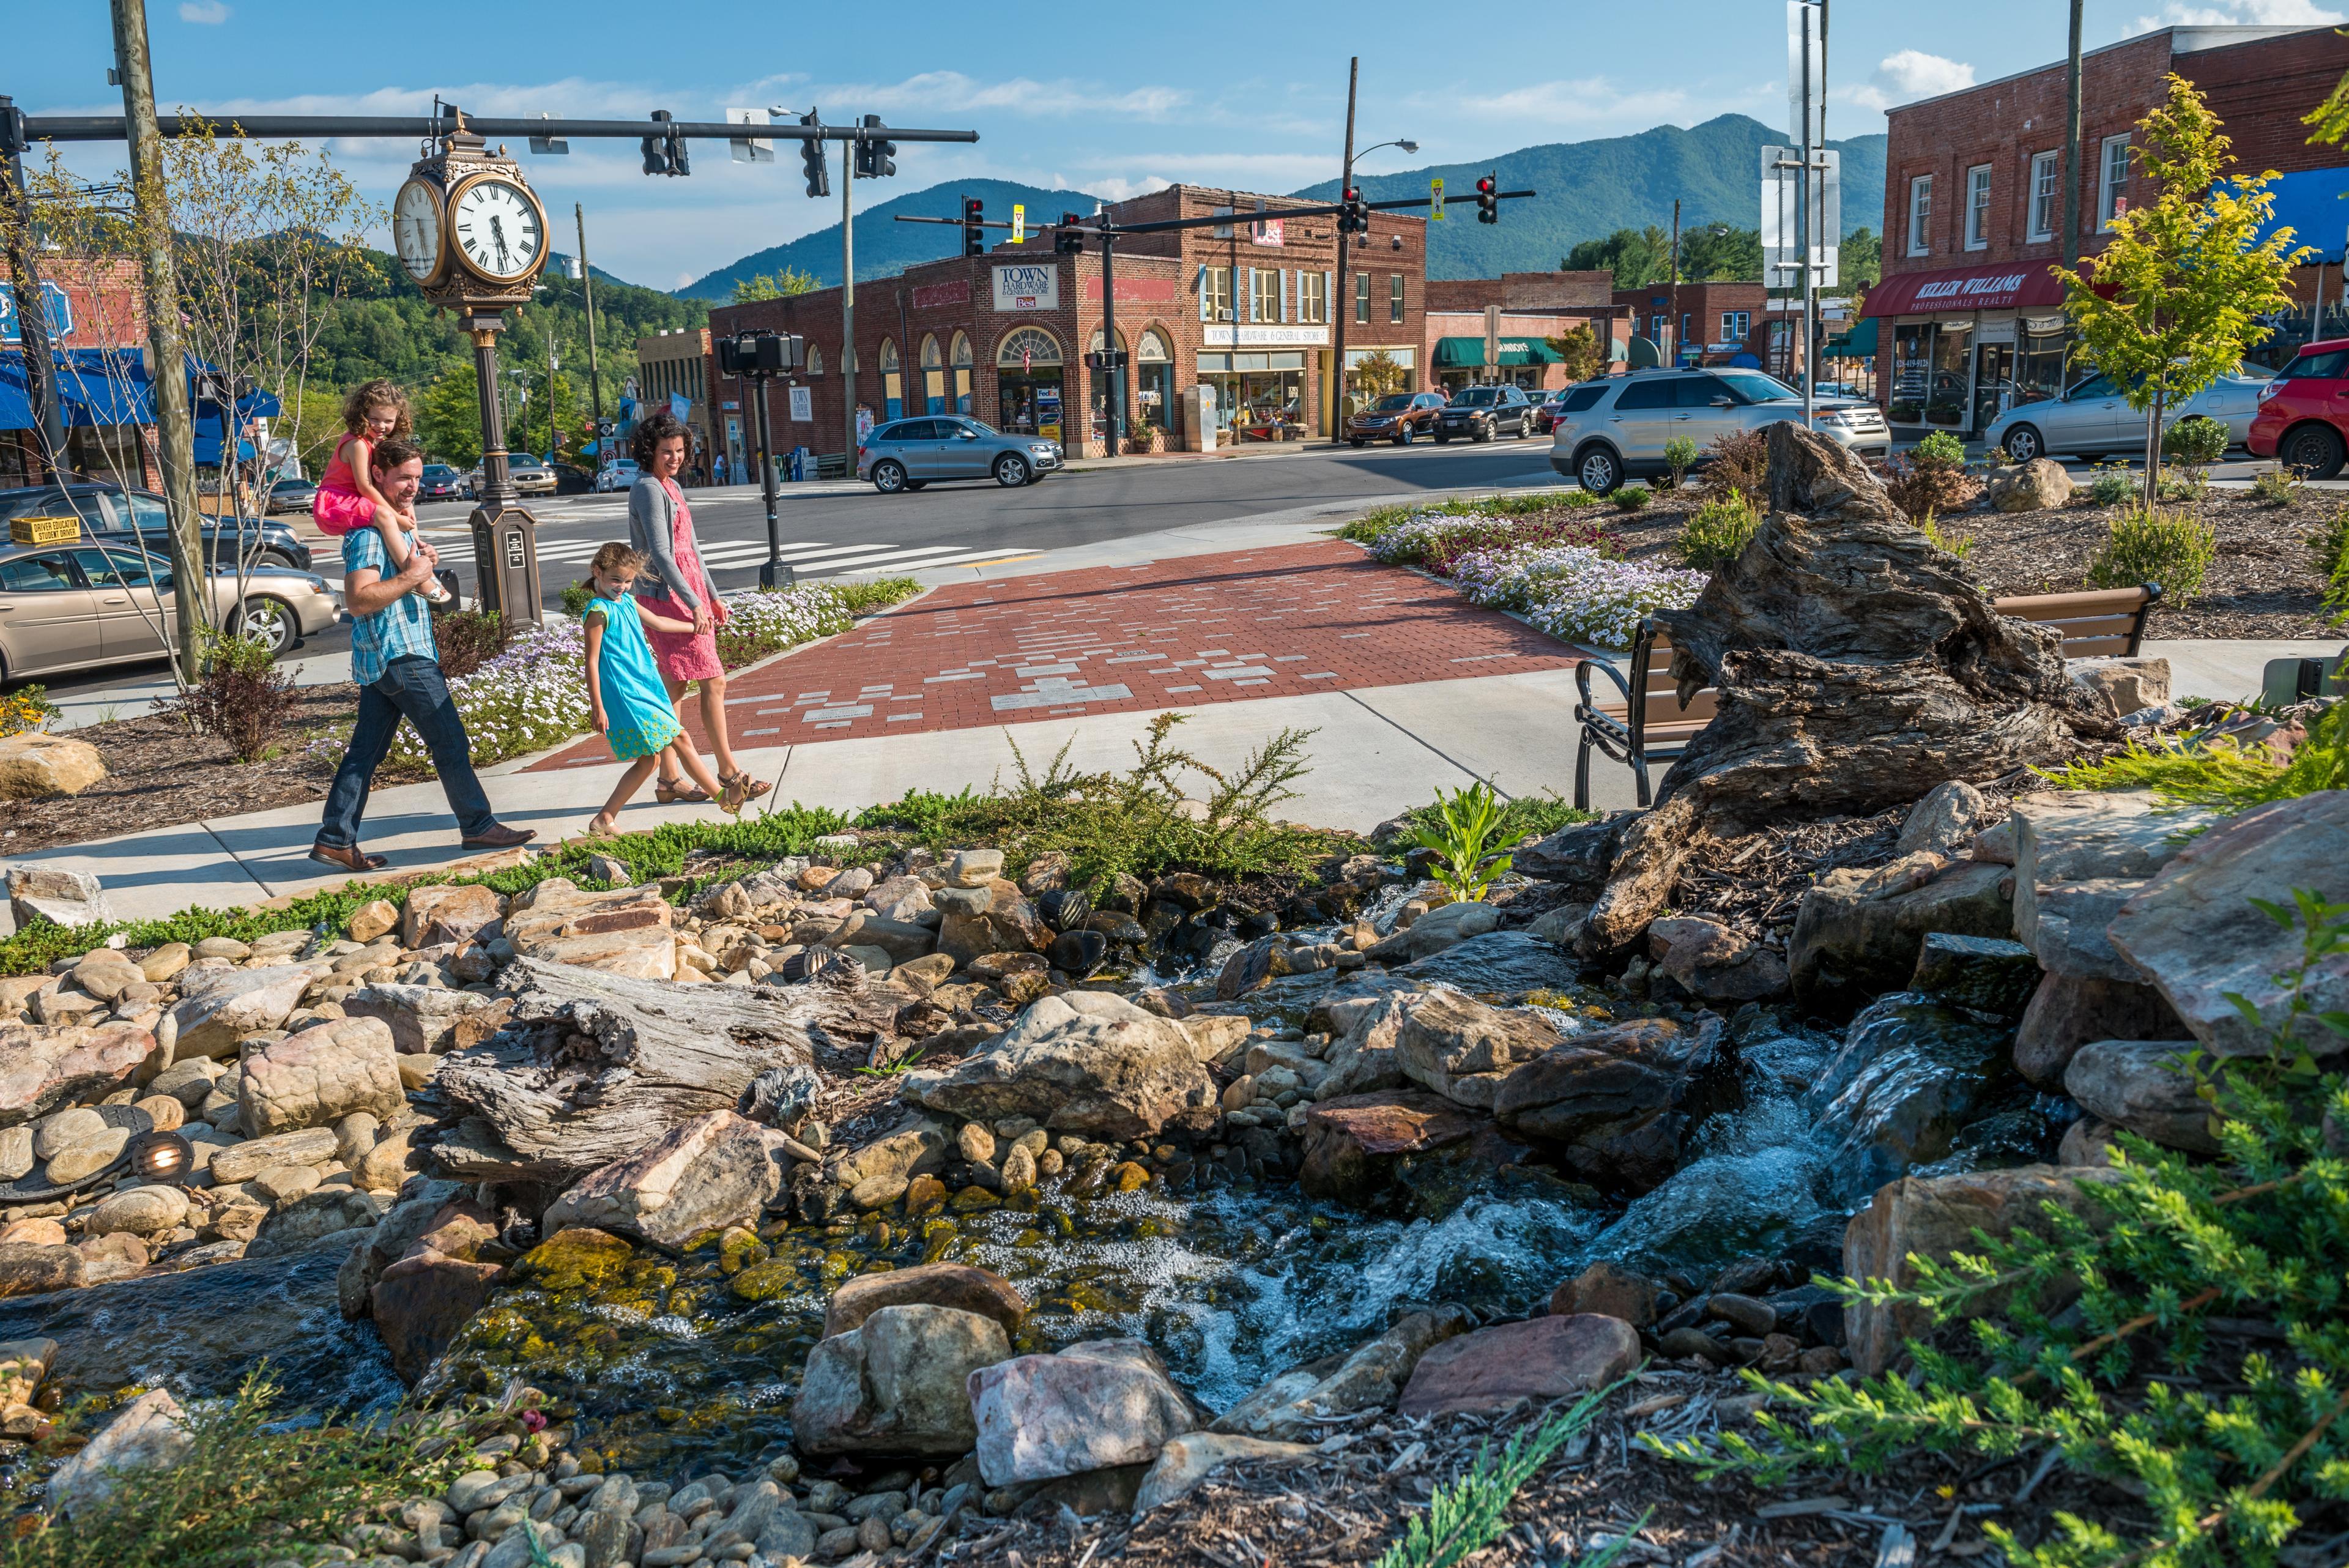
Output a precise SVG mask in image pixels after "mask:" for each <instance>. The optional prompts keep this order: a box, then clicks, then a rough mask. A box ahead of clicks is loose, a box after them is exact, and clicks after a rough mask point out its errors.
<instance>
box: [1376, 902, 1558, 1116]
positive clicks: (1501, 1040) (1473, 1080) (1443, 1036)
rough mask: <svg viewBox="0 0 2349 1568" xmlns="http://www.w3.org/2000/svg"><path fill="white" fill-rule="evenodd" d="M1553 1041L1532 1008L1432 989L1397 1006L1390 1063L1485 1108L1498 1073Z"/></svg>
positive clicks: (1424, 1082)
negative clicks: (1505, 1005)
mask: <svg viewBox="0 0 2349 1568" xmlns="http://www.w3.org/2000/svg"><path fill="white" fill-rule="evenodd" d="M1446 907H1447V908H1449V907H1450V906H1446ZM1439 912H1440V911H1439ZM1556 1044H1557V1030H1556V1029H1555V1028H1553V1027H1551V1025H1550V1023H1548V1021H1547V1020H1546V1019H1544V1018H1543V1017H1541V1016H1540V1015H1539V1014H1538V1013H1534V1012H1505V1011H1503V1010H1502V1009H1500V1008H1497V1007H1490V1006H1487V1005H1486V1004H1485V1003H1484V1002H1478V1001H1476V1000H1475V998H1473V997H1468V996H1464V995H1461V994H1460V993H1459V992H1451V991H1432V992H1427V993H1426V994H1425V995H1423V996H1421V997H1419V998H1417V999H1416V1000H1415V1001H1413V1002H1410V1003H1408V1004H1406V1005H1405V1007H1404V1008H1403V1012H1402V1023H1401V1024H1400V1025H1399V1026H1398V1027H1397V1029H1396V1031H1395V1065H1396V1066H1397V1067H1399V1068H1401V1069H1402V1075H1403V1076H1405V1077H1406V1078H1409V1079H1411V1080H1413V1082H1414V1083H1418V1084H1422V1085H1425V1086H1426V1087H1428V1088H1431V1089H1433V1090H1434V1091H1435V1092H1436V1093H1437V1094H1439V1095H1442V1096H1444V1097H1445V1098H1447V1099H1450V1100H1452V1101H1454V1102H1455V1103H1457V1104H1460V1105H1464V1106H1475V1107H1477V1108H1478V1109H1480V1110H1490V1109H1491V1108H1492V1106H1493V1101H1494V1096H1495V1095H1497V1094H1498V1093H1499V1091H1500V1087H1501V1080H1502V1078H1503V1077H1504V1076H1505V1075H1506V1074H1507V1073H1509V1072H1510V1071H1511V1070H1512V1069H1513V1068H1516V1067H1518V1066H1521V1065H1523V1064H1526V1063H1527V1062H1530V1061H1532V1060H1534V1059H1535V1058H1536V1057H1537V1056H1539V1055H1541V1054H1543V1053H1544V1052H1546V1051H1547V1050H1549V1049H1550V1048H1551V1047H1552V1046H1554V1045H1556Z"/></svg>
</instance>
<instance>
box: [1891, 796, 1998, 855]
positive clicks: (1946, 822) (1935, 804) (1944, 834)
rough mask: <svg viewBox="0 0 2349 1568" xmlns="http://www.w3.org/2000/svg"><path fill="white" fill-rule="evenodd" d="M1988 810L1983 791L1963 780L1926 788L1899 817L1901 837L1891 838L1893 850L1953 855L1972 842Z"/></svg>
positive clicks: (1894, 852) (1907, 852)
mask: <svg viewBox="0 0 2349 1568" xmlns="http://www.w3.org/2000/svg"><path fill="white" fill-rule="evenodd" d="M1989 812H1990V802H1989V801H1988V800H1986V799H1985V798H1984V797H1983V795H1982V791H1980V790H1978V789H1976V788H1974V786H1973V785H1971V784H1968V783H1966V782H1965V781H1964V780H1963V779H1947V780H1944V781H1943V782H1942V783H1940V784H1935V785H1934V786H1933V787H1932V788H1931V789H1930V790H1928V791H1927V792H1926V794H1925V796H1924V798H1923V799H1921V800H1920V801H1919V802H1918V803H1917V804H1916V805H1912V806H1910V807H1909V815H1907V816H1905V817H1902V818H1901V819H1900V836H1899V837H1898V838H1896V839H1894V840H1893V843H1892V853H1893V854H1894V855H1896V856H1899V855H1914V854H1917V853H1918V852H1919V851H1920V850H1922V851H1924V852H1926V853H1928V854H1932V855H1940V856H1953V855H1955V854H1957V852H1958V851H1959V850H1960V849H1961V848H1962V847H1964V846H1966V845H1968V844H1971V842H1973V837H1974V835H1975V834H1977V833H1980V832H1981V831H1982V818H1983V817H1984V816H1986V815H1989Z"/></svg>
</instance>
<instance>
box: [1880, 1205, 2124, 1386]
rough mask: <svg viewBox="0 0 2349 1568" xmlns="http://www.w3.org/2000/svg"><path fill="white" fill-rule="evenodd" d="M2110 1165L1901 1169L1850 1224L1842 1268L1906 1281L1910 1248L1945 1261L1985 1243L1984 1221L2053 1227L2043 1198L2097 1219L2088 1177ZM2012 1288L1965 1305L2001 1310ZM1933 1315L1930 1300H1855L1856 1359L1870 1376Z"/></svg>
mask: <svg viewBox="0 0 2349 1568" xmlns="http://www.w3.org/2000/svg"><path fill="white" fill-rule="evenodd" d="M2111 1174H2112V1173H2111V1172H2109V1171H2106V1170H2099V1169H2091V1168H2076V1167H2057V1166H2052V1165H2024V1166H2015V1167H2013V1168H2008V1169H2004V1170H1971V1171H1966V1172H1963V1173H1961V1174H1959V1175H1955V1176H1935V1177H1913V1176H1912V1177H1903V1178H1902V1179H1899V1180H1898V1181H1894V1182H1890V1183H1888V1184H1887V1185H1886V1186H1884V1187H1883V1188H1881V1189H1878V1192H1877V1194H1876V1196H1875V1197H1874V1199H1871V1200H1870V1201H1869V1203H1868V1207H1867V1208H1865V1209H1863V1210H1860V1211H1859V1212H1858V1213H1857V1214H1856V1215H1854V1216H1852V1219H1851V1222H1850V1223H1849V1224H1848V1225H1847V1226H1845V1227H1844V1233H1843V1272H1845V1273H1846V1274H1847V1275H1849V1276H1850V1277H1851V1278H1853V1279H1855V1280H1862V1281H1867V1280H1889V1281H1890V1282H1893V1283H1895V1284H1903V1285H1905V1284H1908V1283H1910V1282H1912V1281H1913V1280H1914V1278H1915V1273H1914V1272H1913V1271H1912V1270H1911V1269H1910V1267H1909V1257H1910V1256H1911V1255H1912V1254H1913V1255H1915V1256H1918V1257H1923V1258H1930V1259H1933V1260H1935V1261H1942V1260H1946V1259H1947V1258H1949V1256H1950V1255H1951V1253H1953V1252H1977V1251H1979V1250H1980V1248H1981V1243H1980V1242H1979V1241H1977V1240H1976V1239H1975V1236H1974V1232H1975V1231H1982V1232H1983V1233H1985V1234H1988V1235H1991V1236H2001V1237H2002V1236H2007V1235H2011V1234H2013V1232H2014V1231H2016V1230H2018V1229H2022V1230H2033V1231H2038V1232H2039V1233H2041V1234H2043V1235H2044V1234H2045V1233H2046V1231H2047V1216H2046V1211H2045V1207H2044V1206H2045V1205H2046V1204H2049V1203H2055V1204H2059V1205H2061V1206H2062V1207H2063V1208H2064V1209H2066V1210H2070V1211H2071V1212H2072V1213H2074V1214H2075V1215H2078V1216H2080V1217H2081V1218H2082V1219H2085V1220H2089V1221H2090V1222H2091V1223H2099V1222H2101V1221H2102V1220H2104V1218H2105V1217H2106V1215H2107V1213H2108V1211H2107V1210H2106V1209H2105V1208H2104V1206H2103V1205H2102V1204H2100V1203H2098V1202H2096V1201H2095V1199H2094V1197H2092V1196H2091V1195H2090V1194H2089V1192H2088V1191H2087V1190H2086V1186H2087V1184H2091V1183H2095V1182H2097V1181H2101V1180H2107V1179H2110V1178H2111ZM2078 1292H2079V1286H2078V1284H2077V1282H2065V1283H2063V1284H2059V1285H2058V1286H2056V1287H2054V1293H2053V1294H2052V1295H2051V1296H2050V1297H2049V1298H2048V1299H2046V1300H2044V1301H2043V1303H2041V1304H2042V1305H2043V1306H2044V1308H2045V1310H2048V1311H2050V1312H2053V1311H2056V1310H2058V1309H2060V1308H2061V1307H2062V1306H2063V1305H2064V1304H2065V1302H2066V1301H2067V1300H2068V1299H2069V1298H2070V1297H2071V1296H2075V1295H2076V1294H2078ZM2012 1295H2013V1291H2012V1288H2011V1287H2001V1288H1999V1289H1996V1290H1992V1291H1989V1292H1985V1293H1983V1294H1982V1295H1980V1296H1977V1297H1974V1298H1972V1299H1971V1300H1970V1301H1969V1302H1968V1303H1966V1305H1965V1307H1964V1308H1963V1309H1962V1311H1961V1313H1960V1315H1961V1316H1964V1317H1981V1316H1986V1315H1990V1314H1995V1313H1997V1312H1999V1311H2001V1310H2002V1309H2003V1308H2004V1307H2005V1306H2006V1304H2007V1303H2008V1302H2009V1300H2010V1299H2011V1298H2012ZM1931 1324H1932V1317H1931V1314H1929V1313H1927V1312H1926V1311H1925V1309H1923V1308H1922V1307H1917V1306H1908V1305H1889V1304H1888V1305H1878V1304H1875V1303H1865V1302H1863V1303H1857V1304H1856V1305H1851V1306H1847V1307H1846V1308H1845V1309H1844V1342H1845V1348H1846V1350H1847V1352H1848V1353H1849V1355H1850V1356H1851V1364H1852V1366H1853V1368H1854V1369H1855V1370H1856V1371H1857V1372H1858V1373H1859V1374H1860V1375H1861V1376H1874V1375H1875V1374H1877V1373H1878V1372H1881V1371H1883V1370H1884V1369H1885V1368H1886V1367H1887V1366H1890V1365H1891V1364H1892V1362H1893V1360H1894V1359H1895V1358H1896V1357H1897V1356H1899V1354H1900V1349H1901V1345H1902V1342H1903V1341H1905V1340H1907V1339H1909V1337H1911V1336H1913V1335H1916V1334H1922V1333H1923V1332H1925V1330H1926V1329H1927V1328H1929V1327H1930V1326H1931Z"/></svg>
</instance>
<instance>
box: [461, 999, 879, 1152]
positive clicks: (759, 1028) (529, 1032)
mask: <svg viewBox="0 0 2349 1568" xmlns="http://www.w3.org/2000/svg"><path fill="white" fill-rule="evenodd" d="M500 983H501V984H502V986H503V987H504V988H505V989H506V990H507V991H508V992H511V993H512V995H513V997H514V1007H513V1017H512V1022H510V1023H508V1024H507V1025H506V1027H505V1028H503V1029H502V1030H500V1031H499V1032H498V1033H496V1034H493V1035H492V1036H491V1037H490V1038H489V1039H487V1040H485V1041H483V1042H482V1043H481V1044H479V1045H475V1046H473V1047H471V1048H470V1049H468V1050H463V1051H459V1052H455V1053H453V1054H450V1055H449V1056H448V1057H446V1058H444V1059H443V1061H442V1064H441V1067H440V1073H439V1075H437V1076H436V1077H435V1079H434V1081H433V1087H434V1090H435V1092H436V1093H437V1094H438V1096H440V1098H441V1099H442V1100H444V1101H445V1102H446V1103H447V1106H448V1111H447V1114H446V1115H444V1116H443V1118H442V1120H443V1124H444V1125H443V1127H442V1128H441V1129H440V1132H439V1133H438V1134H437V1135H435V1137H434V1138H433V1139H432V1140H431V1141H432V1142H433V1144H434V1156H435V1161H436V1165H437V1166H438V1167H439V1168H440V1169H441V1170H442V1172H443V1173H444V1174H446V1175H449V1176H451V1177H457V1178H461V1179H471V1180H492V1181H512V1182H542V1183H550V1184H561V1183H564V1182H567V1181H568V1180H570V1179H573V1178H574V1177H577V1176H580V1175H584V1174H585V1173H586V1172H587V1171H591V1170H595V1169H597V1168H601V1167H603V1166H605V1165H608V1164H610V1163H611V1162H612V1161H614V1160H616V1159H625V1158H627V1157H628V1156H630V1155H632V1154H635V1153H636V1151H637V1150H639V1149H641V1148H643V1147H645V1146H646V1145H647V1144H649V1143H650V1142H652V1141H653V1140H654V1139H655V1138H657V1137H660V1136H661V1135H662V1134H663V1133H666V1132H667V1131H668V1130H669V1129H670V1128H671V1127H676V1126H677V1125H678V1124H679V1123H680V1122H684V1121H687V1120H689V1119H690V1118H692V1117H694V1116H701V1115H703V1114H705V1113H707V1112H709V1111H714V1110H733V1109H736V1108H737V1107H738V1106H740V1104H741V1102H742V1099H743V1096H744V1093H745V1091H747V1090H749V1089H750V1085H751V1084H752V1081H753V1080H754V1079H757V1078H758V1077H759V1076H760V1075H761V1074H763V1073H767V1072H770V1071H772V1070H774V1069H778V1068H781V1069H786V1070H788V1069H791V1068H794V1067H801V1068H804V1067H807V1066H810V1065H812V1064H824V1065H829V1066H833V1067H835V1068H843V1069H844V1068H845V1067H846V1066H848V1065H851V1064H854V1063H859V1062H863V1061H864V1060H865V1059H866V1057H867V1055H868V1054H869V1053H870V1052H871V1050H872V1048H873V1045H874V1043H875V1042H876V1041H886V1040H889V1039H891V1038H893V1036H894V1029H895V1015H896V1012H897V1010H898V1008H899V1007H900V1006H902V1005H904V1004H905V1002H907V1000H908V998H907V997H906V996H905V994H903V993H901V992H898V991H896V990H895V989H894V988H891V987H888V986H885V985H874V984H872V983H870V982H869V981H866V980H865V978H864V973H863V971H861V970H854V969H852V968H851V967H850V966H846V965H842V966H839V967H837V968H836V969H832V970H827V971H824V972H823V974H821V975H819V976H818V977H817V978H816V979H814V980H812V981H809V982H808V983H806V984H804V985H790V986H765V985H761V986H731V985H678V984H675V983H673V982H670V981H657V980H637V979H634V978H631V977H627V976H623V975H616V974H609V973H606V972H605V971H600V970H591V969H581V968H577V967H574V966H573V965H569V964H554V963H543V962H540V961H536V960H533V959H517V960H515V961H514V962H513V963H512V965H510V966H509V967H508V968H507V969H506V970H505V971H503V972H502V975H501V976H500Z"/></svg>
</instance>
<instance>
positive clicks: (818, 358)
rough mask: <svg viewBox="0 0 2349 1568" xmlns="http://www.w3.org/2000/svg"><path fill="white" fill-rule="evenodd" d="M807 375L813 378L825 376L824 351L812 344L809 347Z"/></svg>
mask: <svg viewBox="0 0 2349 1568" xmlns="http://www.w3.org/2000/svg"><path fill="white" fill-rule="evenodd" d="M807 374H809V375H811V376H821V375H823V349H821V348H817V347H816V346H815V345H814V344H812V343H811V344H809V345H808V346H807Z"/></svg>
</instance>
